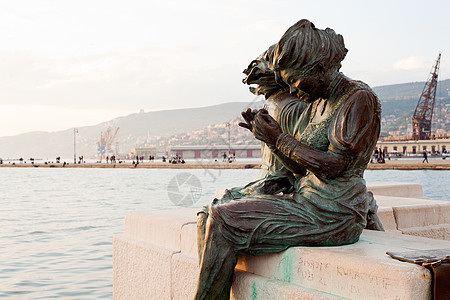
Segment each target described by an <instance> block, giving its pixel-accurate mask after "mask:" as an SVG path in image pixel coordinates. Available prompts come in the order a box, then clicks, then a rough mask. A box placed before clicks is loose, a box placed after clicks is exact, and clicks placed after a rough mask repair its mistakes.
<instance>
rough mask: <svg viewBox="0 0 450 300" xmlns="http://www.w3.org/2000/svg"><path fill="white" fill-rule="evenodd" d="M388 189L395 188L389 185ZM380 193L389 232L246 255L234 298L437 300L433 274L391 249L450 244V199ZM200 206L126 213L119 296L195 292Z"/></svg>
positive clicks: (117, 256) (117, 266) (117, 273)
mask: <svg viewBox="0 0 450 300" xmlns="http://www.w3.org/2000/svg"><path fill="white" fill-rule="evenodd" d="M396 187H397V188H398V185H397V186H396ZM383 193H386V194H388V193H387V192H386V187H385V188H384V192H383ZM375 195H376V199H377V201H378V202H379V205H380V217H381V220H382V222H383V224H384V226H385V227H386V229H387V230H389V232H375V231H364V233H363V234H362V236H361V238H360V241H358V242H357V243H355V244H353V245H347V246H339V247H293V248H290V249H288V250H286V251H283V252H281V253H277V254H271V255H266V256H259V257H252V256H241V257H240V258H239V262H238V265H237V267H236V272H235V278H234V283H233V287H232V298H233V299H236V300H238V299H239V300H241V299H242V300H244V299H245V300H247V299H259V300H260V299H267V300H269V299H342V298H350V299H430V297H431V295H430V289H431V288H430V287H431V275H430V272H429V271H428V270H427V269H425V268H423V267H421V266H418V265H414V264H410V263H405V262H400V261H398V260H395V259H392V258H390V257H389V256H388V255H386V251H409V250H411V251H413V250H428V249H442V248H450V241H445V240H443V239H442V237H444V238H445V237H446V236H447V237H448V232H449V230H448V229H449V228H450V220H449V216H450V203H449V202H445V201H433V200H427V199H424V198H421V196H422V195H421V190H420V193H416V194H414V197H416V198H406V197H401V196H399V195H398V193H397V194H396V193H391V196H389V195H377V194H376V193H375ZM197 210H198V209H197V208H186V209H177V210H159V211H144V212H132V213H130V214H128V215H127V216H126V218H125V233H124V234H123V235H118V236H115V237H114V241H113V246H114V251H113V263H114V267H113V271H114V299H158V300H159V299H192V298H193V294H194V292H195V287H196V282H197V276H198V261H197V241H196V212H197ZM438 227H439V228H441V231H442V232H444V233H443V234H440V233H439V234H436V236H438V237H439V238H441V239H429V238H423V237H416V236H411V235H406V234H401V233H409V234H411V233H412V234H416V235H425V236H429V235H434V234H435V231H433V230H431V231H430V229H431V228H438ZM424 228H425V229H427V230H424ZM420 230H422V231H420ZM438 231H439V230H438ZM438 231H436V232H438ZM441 231H439V232H441Z"/></svg>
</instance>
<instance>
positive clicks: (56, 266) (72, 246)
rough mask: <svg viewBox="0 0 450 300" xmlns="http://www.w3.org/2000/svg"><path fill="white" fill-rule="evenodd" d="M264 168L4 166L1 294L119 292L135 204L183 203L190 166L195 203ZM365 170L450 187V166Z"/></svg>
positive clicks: (435, 189) (431, 187) (445, 191)
mask: <svg viewBox="0 0 450 300" xmlns="http://www.w3.org/2000/svg"><path fill="white" fill-rule="evenodd" d="M258 172H259V171H258V170H173V169H62V168H55V169H52V168H49V169H44V168H23V169H22V168H0V181H1V182H2V186H1V189H0V207H1V210H0V297H8V298H16V299H50V298H63V299H82V298H85V299H94V298H95V299H96V298H112V242H111V241H112V237H113V235H114V234H118V233H122V232H123V220H124V217H125V215H126V213H127V212H128V211H133V210H146V209H170V208H175V207H176V206H175V205H174V204H173V203H172V202H171V201H170V199H169V195H168V193H167V191H168V184H169V182H172V183H173V182H174V180H175V176H177V177H176V178H183V176H182V175H181V174H182V173H189V174H190V175H194V177H195V178H198V180H199V182H200V185H201V189H200V186H196V187H197V189H196V194H197V195H198V196H199V199H198V201H197V202H196V203H195V204H194V206H201V205H203V204H206V203H208V202H209V201H210V200H211V199H212V197H213V194H214V191H215V190H216V189H217V188H224V187H231V186H240V185H242V184H244V183H247V182H249V181H250V180H252V179H253V178H255V177H256V175H257V173H258ZM180 176H181V177H180ZM365 177H366V180H367V181H405V182H417V183H421V184H422V185H423V189H424V194H425V196H428V197H430V198H433V199H441V200H448V199H447V197H448V195H449V194H450V185H449V184H448V182H449V180H450V171H431V170H423V171H421V170H419V171H398V170H369V171H366V176H365ZM175 182H176V181H175ZM180 192H182V193H183V191H182V189H181V188H180Z"/></svg>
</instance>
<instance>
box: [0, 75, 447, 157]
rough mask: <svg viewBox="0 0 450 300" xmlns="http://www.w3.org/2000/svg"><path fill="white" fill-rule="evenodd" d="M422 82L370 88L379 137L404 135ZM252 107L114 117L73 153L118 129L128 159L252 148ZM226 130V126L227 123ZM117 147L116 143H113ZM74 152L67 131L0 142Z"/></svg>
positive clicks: (441, 116)
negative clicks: (152, 150) (377, 105)
mask: <svg viewBox="0 0 450 300" xmlns="http://www.w3.org/2000/svg"><path fill="white" fill-rule="evenodd" d="M424 84H425V82H413V83H404V84H396V85H388V86H380V87H375V88H373V89H374V91H375V92H376V93H377V94H378V96H379V98H380V100H381V103H382V132H383V133H385V134H387V135H396V134H406V131H407V127H408V124H411V116H412V114H413V112H414V109H415V107H416V105H417V101H418V100H419V96H420V94H421V92H422V89H423V86H424ZM449 92H450V79H447V80H444V81H441V82H440V84H439V86H438V93H437V96H436V106H435V113H434V116H435V117H434V121H435V123H434V125H433V126H434V128H439V129H440V130H444V131H447V132H448V131H450V96H449ZM258 100H259V101H256V102H254V103H247V102H230V103H224V104H220V105H213V106H208V107H200V108H187V109H174V110H164V111H155V112H140V113H136V114H131V115H128V116H123V117H118V118H115V119H112V120H110V121H108V122H104V123H100V124H97V125H95V126H86V127H79V128H77V129H78V134H76V153H77V155H84V157H85V158H95V157H96V155H97V142H98V141H99V139H100V137H101V135H102V133H103V134H104V133H105V132H106V131H107V129H108V128H117V127H119V131H118V135H117V137H116V140H115V142H114V143H113V150H116V149H117V150H118V151H117V152H118V153H121V154H128V153H129V152H130V149H131V148H134V147H136V146H157V148H159V149H163V148H164V147H166V146H169V145H199V144H210V145H213V144H217V145H219V144H221V145H223V144H228V133H230V139H231V143H232V144H244V145H245V144H257V143H258V142H257V141H256V140H255V139H254V138H253V137H252V135H251V134H250V133H249V132H247V131H246V130H244V129H242V128H240V127H239V126H238V125H237V123H238V122H239V121H240V112H242V111H243V110H245V109H246V108H247V107H254V108H260V107H261V106H262V103H263V102H262V98H258ZM228 123H229V124H231V125H227V124H228ZM116 142H117V143H116ZM73 153H74V131H73V128H70V129H67V130H64V131H58V132H29V133H25V134H21V135H16V136H9V137H0V158H3V159H8V158H16V159H17V158H20V157H23V158H24V159H28V158H30V157H33V158H41V159H44V160H54V159H55V157H57V156H60V157H62V158H64V159H71V158H72V157H73Z"/></svg>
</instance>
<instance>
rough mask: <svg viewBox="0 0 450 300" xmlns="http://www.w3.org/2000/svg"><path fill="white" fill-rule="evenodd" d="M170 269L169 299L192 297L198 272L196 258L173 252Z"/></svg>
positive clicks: (177, 299) (181, 299)
mask: <svg viewBox="0 0 450 300" xmlns="http://www.w3.org/2000/svg"><path fill="white" fill-rule="evenodd" d="M172 270H173V271H172V298H171V299H173V300H185V299H194V295H195V289H196V288H197V281H198V274H199V267H198V260H197V259H196V258H193V257H191V256H186V255H184V254H182V253H178V254H175V255H174V256H173V257H172ZM161 299H162V298H161Z"/></svg>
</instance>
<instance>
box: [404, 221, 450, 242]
mask: <svg viewBox="0 0 450 300" xmlns="http://www.w3.org/2000/svg"><path fill="white" fill-rule="evenodd" d="M401 233H403V234H408V235H414V236H421V237H426V238H431V239H438V240H447V241H450V224H444V225H434V226H426V227H411V228H404V229H401Z"/></svg>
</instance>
